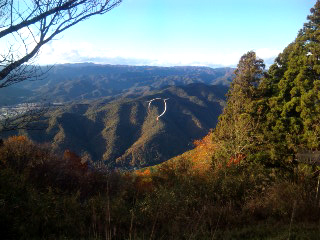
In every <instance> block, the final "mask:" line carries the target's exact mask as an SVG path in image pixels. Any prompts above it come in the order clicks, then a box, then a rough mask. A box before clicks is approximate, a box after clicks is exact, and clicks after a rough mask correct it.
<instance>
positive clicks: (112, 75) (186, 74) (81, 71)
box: [0, 63, 234, 106]
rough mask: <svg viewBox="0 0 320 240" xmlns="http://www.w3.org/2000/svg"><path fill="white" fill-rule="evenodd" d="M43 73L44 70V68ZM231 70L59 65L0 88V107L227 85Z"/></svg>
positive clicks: (188, 67)
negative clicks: (193, 85) (34, 78)
mask: <svg viewBox="0 0 320 240" xmlns="http://www.w3.org/2000/svg"><path fill="white" fill-rule="evenodd" d="M43 69H44V71H46V68H43ZM233 71H234V69H232V68H216V69H213V68H209V67H190V66H187V67H154V66H122V65H97V64H91V63H81V64H62V65H56V66H54V67H52V69H51V70H50V71H49V72H48V73H47V74H46V75H45V76H43V78H44V79H43V80H40V81H24V82H22V83H19V84H16V85H14V86H10V87H7V88H3V89H0V106H5V105H12V104H17V103H22V102H38V101H43V100H45V101H49V102H67V101H74V100H84V99H98V98H100V97H107V96H108V97H114V98H119V97H120V96H121V97H127V98H128V97H129V98H134V97H138V96H141V95H146V94H149V93H150V92H151V91H153V90H156V89H161V88H164V87H166V86H181V85H186V84H191V83H205V84H210V85H224V86H228V85H229V84H230V82H231V81H232V78H233V76H234V75H233Z"/></svg>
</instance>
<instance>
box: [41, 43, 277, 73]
mask: <svg viewBox="0 0 320 240" xmlns="http://www.w3.org/2000/svg"><path fill="white" fill-rule="evenodd" d="M256 52H257V55H258V56H259V57H260V58H262V59H265V60H268V61H270V59H271V60H273V59H274V57H276V56H277V55H278V54H279V52H280V51H279V50H276V49H267V48H264V49H257V50H256ZM244 53H245V52H240V51H237V52H227V53H212V52H208V53H207V54H203V53H202V54H200V53H193V52H187V53H174V52H171V53H162V54H156V53H142V52H133V51H132V52H129V51H127V50H124V49H123V50H118V49H116V50H114V49H112V46H109V47H108V46H107V47H99V46H95V45H93V44H91V43H88V42H73V43H70V42H64V41H60V40H58V41H52V42H50V43H49V44H47V45H45V46H44V47H43V48H42V50H41V53H40V54H39V59H38V62H39V63H40V64H55V63H78V62H94V63H100V64H104V63H105V64H126V65H154V66H186V65H192V66H211V67H217V66H233V67H234V66H236V65H237V63H238V61H239V59H240V57H241V56H242V55H243V54H244ZM267 65H268V64H267Z"/></svg>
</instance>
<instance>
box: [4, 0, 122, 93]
mask: <svg viewBox="0 0 320 240" xmlns="http://www.w3.org/2000/svg"><path fill="white" fill-rule="evenodd" d="M121 2H122V0H0V49H1V50H0V88H4V87H7V86H10V85H12V84H15V83H18V82H21V81H24V80H27V79H36V78H38V77H39V76H41V75H42V74H41V72H40V73H39V70H40V68H39V67H36V66H35V65H33V64H32V63H33V60H34V59H35V57H36V56H37V54H38V53H39V50H40V48H41V47H42V46H43V45H45V44H46V43H48V42H49V41H50V40H52V39H54V38H55V37H56V36H57V35H58V34H60V33H61V32H63V31H65V30H66V29H68V28H70V27H72V26H74V25H76V24H77V23H79V22H81V21H83V20H85V19H88V18H90V17H91V16H94V15H100V14H104V13H106V12H108V11H110V10H112V9H113V8H115V7H116V6H118V5H119V4H120V3H121Z"/></svg>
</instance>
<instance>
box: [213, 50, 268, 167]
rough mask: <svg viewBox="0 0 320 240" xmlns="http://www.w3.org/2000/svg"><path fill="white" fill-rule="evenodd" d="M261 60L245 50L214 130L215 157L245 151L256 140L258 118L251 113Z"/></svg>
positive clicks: (262, 73) (218, 157) (262, 71)
mask: <svg viewBox="0 0 320 240" xmlns="http://www.w3.org/2000/svg"><path fill="white" fill-rule="evenodd" d="M264 68H265V65H264V63H263V60H261V59H258V58H257V57H256V53H255V52H253V51H250V52H248V53H246V54H244V55H243V56H242V57H241V59H240V61H239V64H238V67H237V69H236V71H235V75H236V77H235V79H234V80H233V82H232V84H231V87H230V90H229V92H228V99H227V106H226V107H225V109H224V111H223V113H222V115H221V116H220V117H219V122H218V124H217V127H216V129H215V131H214V134H213V141H214V143H215V144H216V145H217V149H216V151H215V152H214V158H215V160H221V161H228V160H229V159H230V158H233V159H236V158H238V157H240V156H241V157H243V156H244V155H247V154H248V153H249V152H250V150H251V149H252V147H253V146H254V145H255V144H256V143H257V138H256V129H257V126H258V122H257V120H256V118H255V116H254V114H253V113H254V112H255V110H254V109H255V107H254V106H255V101H256V98H257V97H258V94H257V86H258V85H259V82H260V80H261V78H262V77H263V75H264Z"/></svg>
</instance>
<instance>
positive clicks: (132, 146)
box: [10, 83, 227, 168]
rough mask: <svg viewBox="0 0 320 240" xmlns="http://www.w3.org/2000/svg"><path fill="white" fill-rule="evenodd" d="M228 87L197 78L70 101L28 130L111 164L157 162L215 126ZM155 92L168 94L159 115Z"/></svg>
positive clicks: (60, 148)
mask: <svg viewBox="0 0 320 240" xmlns="http://www.w3.org/2000/svg"><path fill="white" fill-rule="evenodd" d="M226 92H227V87H223V86H218V85H214V86H208V85H205V84H200V83H195V84H189V85H187V86H180V87H169V88H166V89H164V90H161V91H154V92H151V93H150V94H149V95H146V96H143V97H139V98H133V99H128V98H122V99H117V100H114V101H110V100H109V99H99V100H96V101H84V102H81V103H72V104H66V105H65V106H63V107H60V108H59V109H57V110H54V111H52V112H49V113H48V116H47V117H46V119H43V120H42V121H41V122H37V123H34V124H35V125H38V126H43V130H42V131H25V132H24V134H26V135H28V136H29V137H30V138H31V139H33V140H35V141H37V142H49V143H52V146H53V149H55V150H57V151H60V152H61V151H64V150H65V149H70V150H72V151H73V152H76V153H77V154H78V155H80V156H86V157H87V158H89V159H91V160H93V161H103V162H104V163H105V164H107V165H108V166H109V167H111V168H115V167H117V168H134V167H138V168H139V167H145V166H150V165H155V164H157V163H161V162H163V161H165V160H167V159H169V158H171V157H173V156H176V155H179V154H181V153H183V152H185V151H186V150H188V149H191V148H192V142H193V140H195V139H199V138H201V137H203V136H205V135H206V134H207V132H208V131H209V130H210V129H211V128H214V127H215V125H216V123H217V119H218V116H219V115H220V114H221V112H222V109H223V107H224V105H225V94H226ZM154 98H162V99H164V98H169V99H168V101H167V111H166V113H165V115H164V116H162V117H161V118H160V119H159V121H157V116H158V115H159V114H160V113H161V112H162V111H163V109H164V103H163V101H162V100H158V101H153V102H152V104H151V106H150V109H149V108H148V102H147V101H148V100H151V99H154ZM10 134H14V133H10ZM172 143H174V144H172Z"/></svg>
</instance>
